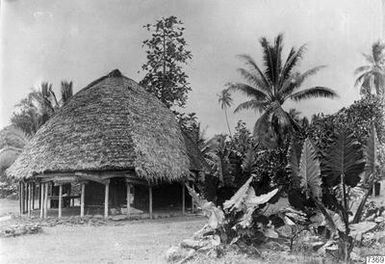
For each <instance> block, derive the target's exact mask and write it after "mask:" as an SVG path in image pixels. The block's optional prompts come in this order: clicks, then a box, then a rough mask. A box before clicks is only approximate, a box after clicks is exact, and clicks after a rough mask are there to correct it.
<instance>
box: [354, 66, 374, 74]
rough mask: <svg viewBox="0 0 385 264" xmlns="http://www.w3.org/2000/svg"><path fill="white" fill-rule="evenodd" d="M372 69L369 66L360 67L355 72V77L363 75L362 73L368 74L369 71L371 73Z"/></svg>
mask: <svg viewBox="0 0 385 264" xmlns="http://www.w3.org/2000/svg"><path fill="white" fill-rule="evenodd" d="M371 68H372V67H371V66H369V65H365V66H360V67H358V68H357V69H355V70H354V75H358V74H361V73H366V72H368V71H370V69H371Z"/></svg>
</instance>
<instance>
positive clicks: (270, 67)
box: [259, 37, 276, 84]
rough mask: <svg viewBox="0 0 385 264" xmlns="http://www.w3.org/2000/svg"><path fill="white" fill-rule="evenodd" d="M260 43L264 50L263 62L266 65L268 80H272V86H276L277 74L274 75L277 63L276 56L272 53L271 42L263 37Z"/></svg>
mask: <svg viewBox="0 0 385 264" xmlns="http://www.w3.org/2000/svg"><path fill="white" fill-rule="evenodd" d="M259 42H260V44H261V46H262V50H263V62H264V65H265V75H266V76H267V78H268V79H269V80H270V82H271V83H272V84H276V80H275V74H274V73H275V72H274V67H275V66H274V63H275V61H274V54H273V52H272V47H271V45H270V43H269V41H268V40H267V39H266V38H265V37H262V38H261V39H260V41H259Z"/></svg>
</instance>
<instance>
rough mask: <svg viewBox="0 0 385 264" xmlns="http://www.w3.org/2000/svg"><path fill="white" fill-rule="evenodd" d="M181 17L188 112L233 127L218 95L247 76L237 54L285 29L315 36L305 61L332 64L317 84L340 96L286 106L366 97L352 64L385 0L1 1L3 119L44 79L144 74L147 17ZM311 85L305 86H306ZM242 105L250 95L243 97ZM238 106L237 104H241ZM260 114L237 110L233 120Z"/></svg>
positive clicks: (304, 39) (309, 108)
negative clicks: (113, 72)
mask: <svg viewBox="0 0 385 264" xmlns="http://www.w3.org/2000/svg"><path fill="white" fill-rule="evenodd" d="M170 15H176V16H177V17H178V18H180V19H181V20H182V21H183V22H184V24H185V27H186V32H185V39H186V40H187V42H188V43H189V49H190V50H191V51H192V53H193V55H194V58H193V60H192V61H191V63H190V64H189V65H188V66H187V67H186V72H187V73H188V75H189V76H190V83H191V87H192V92H191V93H190V96H189V100H188V105H187V107H186V109H185V111H186V112H196V113H197V115H198V117H199V120H200V121H201V122H202V124H203V127H207V134H208V135H213V134H216V133H221V132H226V124H225V119H224V114H223V112H222V111H221V109H220V107H219V105H218V103H217V101H218V98H217V94H218V93H219V92H220V91H221V90H222V89H223V88H224V84H225V83H227V82H229V81H238V80H240V78H239V75H238V73H237V72H236V69H237V68H238V67H241V66H242V63H241V61H239V60H238V59H237V57H236V55H239V54H244V53H247V54H250V55H252V56H253V57H254V58H255V59H256V60H257V61H260V58H261V49H260V46H259V43H258V40H259V38H260V37H261V36H266V37H268V38H269V39H272V38H273V37H274V36H276V35H277V34H278V33H280V32H283V33H284V34H285V40H284V41H285V47H286V53H285V54H287V49H289V48H290V47H291V46H296V47H298V46H300V45H301V44H304V43H307V45H308V47H307V49H308V50H307V53H306V55H305V57H304V60H303V62H302V64H301V69H306V68H310V67H314V66H316V65H321V64H322V65H324V64H326V65H327V66H328V67H327V68H326V69H325V70H323V71H322V72H320V73H319V74H318V75H317V76H316V77H314V78H312V80H311V81H309V82H307V83H306V86H310V85H322V86H327V87H330V88H333V89H335V90H336V91H337V93H338V94H339V95H340V98H338V99H336V100H330V99H322V100H321V99H317V100H311V101H308V102H306V103H305V102H303V103H302V102H301V103H300V104H287V105H285V108H286V109H289V108H291V107H293V106H294V107H295V108H297V109H298V110H299V111H301V112H302V113H303V114H304V115H307V116H309V115H311V114H313V113H318V112H325V113H332V112H335V111H336V110H338V109H339V108H341V107H342V106H346V105H348V104H351V103H352V102H353V101H354V100H356V99H358V98H359V95H358V90H357V89H356V88H354V87H353V84H354V75H353V72H354V69H355V68H356V67H358V66H360V65H363V64H365V61H364V59H363V57H362V55H361V53H362V52H370V47H371V44H372V43H373V42H374V41H376V40H378V39H379V38H380V36H381V24H382V20H381V16H382V14H381V1H380V0H354V1H351V0H338V1H336V0H322V1H320V0H251V1H230V0H229V1H224V0H217V1H208V0H200V1H199V0H190V1H188V0H174V1H171V0H170V1H159V0H152V1H149V0H140V1H139V0H138V1H127V0H121V1H118V0H111V1H106V0H71V1H70V0H66V1H60V0H49V1H46V0H45V1H44V0H40V1H38V0H4V1H2V2H1V54H0V60H1V71H0V74H1V75H0V78H1V82H0V85H1V98H0V100H1V102H0V103H1V108H0V110H1V112H0V127H3V126H5V125H7V124H9V119H10V117H11V114H12V111H13V109H14V105H15V104H16V103H17V102H18V101H20V99H22V98H23V97H25V96H26V94H27V93H28V92H29V91H30V90H31V87H34V86H35V87H36V86H37V85H38V84H39V83H40V82H41V81H43V80H46V81H49V82H52V83H53V85H54V86H55V87H56V89H58V88H59V85H60V81H61V80H63V79H67V80H73V81H74V86H75V91H78V90H80V89H81V88H83V87H85V86H86V85H87V84H88V83H90V82H91V81H93V80H95V79H97V78H99V77H101V76H103V75H105V74H107V73H108V72H110V71H111V70H113V69H115V68H118V69H120V70H121V72H122V73H123V74H125V75H126V76H127V77H129V78H132V79H134V80H136V81H140V79H141V77H142V76H143V73H139V72H138V71H139V70H140V67H141V65H142V64H143V63H144V61H145V53H144V50H143V49H142V46H141V42H142V41H143V40H144V39H146V38H148V37H149V35H148V33H147V32H146V31H145V30H144V29H143V28H142V25H144V24H147V23H152V22H154V21H155V20H156V19H159V18H160V17H162V16H170ZM304 88H306V87H304ZM235 99H236V101H235V103H236V104H237V103H240V102H242V99H245V98H243V97H241V96H236V97H235ZM233 109H234V107H233ZM257 117H258V115H257V114H256V113H255V112H242V113H237V114H233V113H232V111H231V112H230V122H231V126H232V127H234V126H235V124H236V122H237V120H239V119H243V120H245V121H246V122H247V123H248V125H249V127H252V125H253V124H254V122H255V120H256V119H257Z"/></svg>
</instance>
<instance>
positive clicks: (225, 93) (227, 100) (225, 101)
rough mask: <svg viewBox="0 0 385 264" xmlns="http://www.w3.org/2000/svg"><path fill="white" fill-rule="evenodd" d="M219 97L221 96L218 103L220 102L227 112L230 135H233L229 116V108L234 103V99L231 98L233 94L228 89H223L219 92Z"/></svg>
mask: <svg viewBox="0 0 385 264" xmlns="http://www.w3.org/2000/svg"><path fill="white" fill-rule="evenodd" d="M218 97H219V98H218V103H219V104H220V106H221V109H223V110H224V112H225V117H226V124H227V129H228V130H229V135H230V137H232V135H231V130H230V125H229V118H228V116H227V108H229V107H230V106H231V105H232V103H233V99H232V98H231V94H230V92H229V90H228V89H223V90H222V91H221V93H220V94H218Z"/></svg>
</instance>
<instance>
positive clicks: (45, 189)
mask: <svg viewBox="0 0 385 264" xmlns="http://www.w3.org/2000/svg"><path fill="white" fill-rule="evenodd" d="M44 185H45V186H44V187H45V188H44V218H47V215H48V182H47V183H45V184H44Z"/></svg>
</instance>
